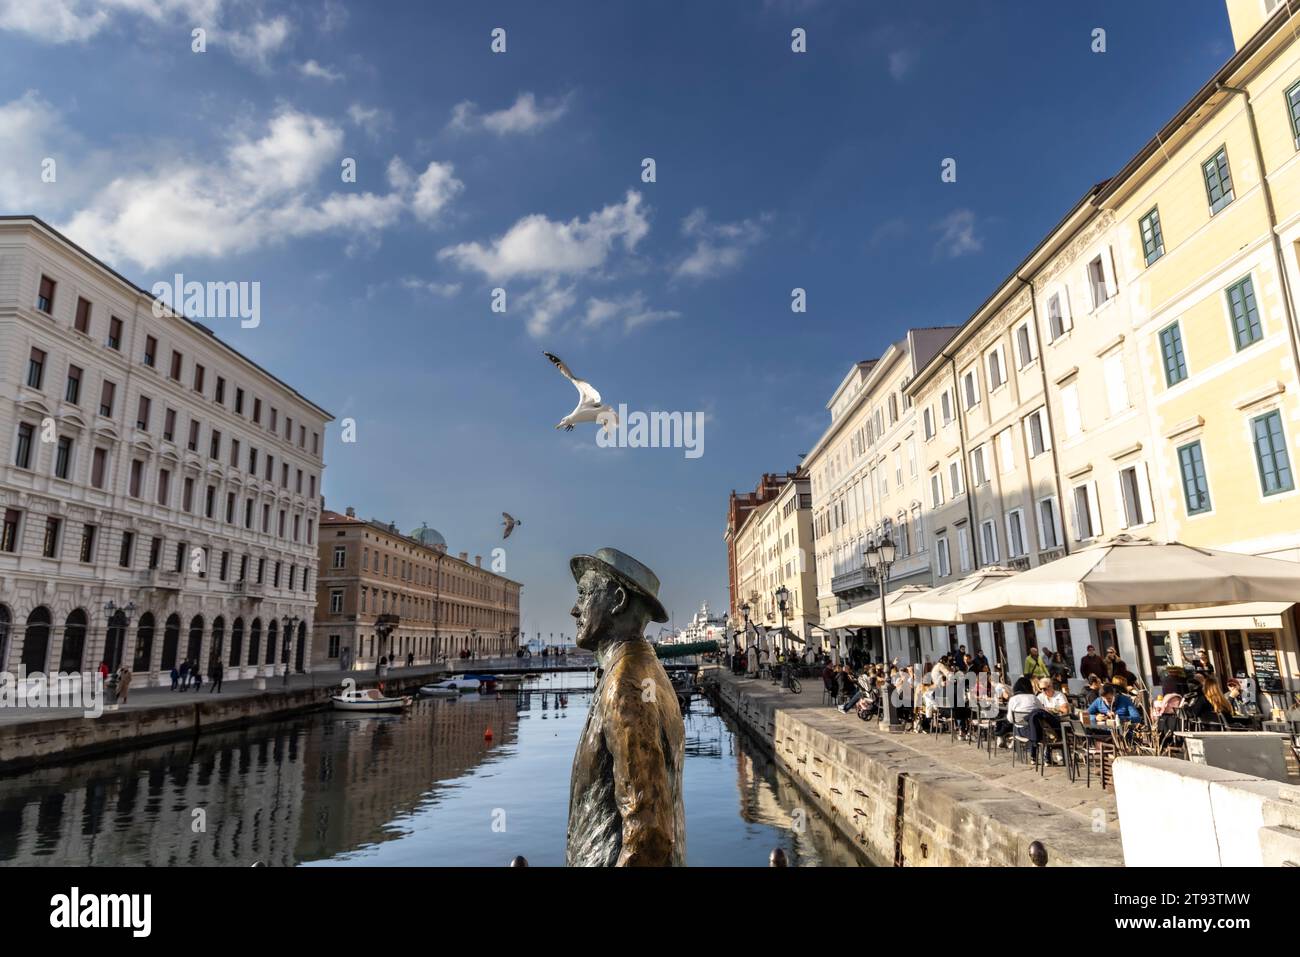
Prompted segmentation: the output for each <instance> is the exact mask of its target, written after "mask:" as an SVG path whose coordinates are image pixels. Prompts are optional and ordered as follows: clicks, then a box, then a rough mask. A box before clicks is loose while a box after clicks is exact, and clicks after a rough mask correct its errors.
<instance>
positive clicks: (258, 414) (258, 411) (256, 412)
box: [253, 398, 262, 425]
mask: <svg viewBox="0 0 1300 957" xmlns="http://www.w3.org/2000/svg"><path fill="white" fill-rule="evenodd" d="M253 421H254V422H256V423H257V424H258V425H261V424H262V400H261V399H257V398H255V399H253Z"/></svg>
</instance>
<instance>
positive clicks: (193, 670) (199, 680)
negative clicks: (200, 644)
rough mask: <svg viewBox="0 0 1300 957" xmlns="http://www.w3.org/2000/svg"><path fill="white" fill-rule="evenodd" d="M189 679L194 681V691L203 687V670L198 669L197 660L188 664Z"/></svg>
mask: <svg viewBox="0 0 1300 957" xmlns="http://www.w3.org/2000/svg"><path fill="white" fill-rule="evenodd" d="M190 680H191V681H192V682H194V690H195V691H198V690H199V689H200V688H202V687H203V672H202V671H200V670H199V663H198V662H197V661H196V662H194V664H192V665H191V666H190Z"/></svg>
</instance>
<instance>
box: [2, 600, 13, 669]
mask: <svg viewBox="0 0 1300 957" xmlns="http://www.w3.org/2000/svg"><path fill="white" fill-rule="evenodd" d="M13 621H14V619H13V615H11V614H10V612H9V606H8V605H0V671H8V670H9V632H10V630H11V629H12V628H13Z"/></svg>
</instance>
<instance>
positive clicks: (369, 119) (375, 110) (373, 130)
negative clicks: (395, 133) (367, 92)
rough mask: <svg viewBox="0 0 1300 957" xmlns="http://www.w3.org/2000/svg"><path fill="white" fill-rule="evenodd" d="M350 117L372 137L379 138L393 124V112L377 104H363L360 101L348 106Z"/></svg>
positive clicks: (353, 122) (355, 124)
mask: <svg viewBox="0 0 1300 957" xmlns="http://www.w3.org/2000/svg"><path fill="white" fill-rule="evenodd" d="M348 119H350V120H351V121H352V124H353V125H354V126H357V127H359V128H361V129H363V130H365V132H366V135H367V136H369V137H371V138H372V139H378V138H379V136H380V135H381V134H382V133H384V132H385V131H386V130H388V129H390V128H391V127H392V125H393V117H392V114H390V113H389V112H388V111H387V110H384V109H380V108H379V107H377V106H362V105H361V104H360V103H353V104H352V105H351V106H349V107H348Z"/></svg>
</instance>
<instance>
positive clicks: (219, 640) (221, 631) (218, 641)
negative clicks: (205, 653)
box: [212, 615, 226, 661]
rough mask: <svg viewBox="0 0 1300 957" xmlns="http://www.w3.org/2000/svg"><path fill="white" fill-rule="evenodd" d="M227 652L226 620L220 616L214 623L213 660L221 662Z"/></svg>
mask: <svg viewBox="0 0 1300 957" xmlns="http://www.w3.org/2000/svg"><path fill="white" fill-rule="evenodd" d="M225 651H226V619H224V618H222V617H221V616H220V615H218V616H217V617H216V618H215V619H214V620H213V622H212V658H213V660H214V661H220V660H221V656H222V655H223V654H224V653H225Z"/></svg>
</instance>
